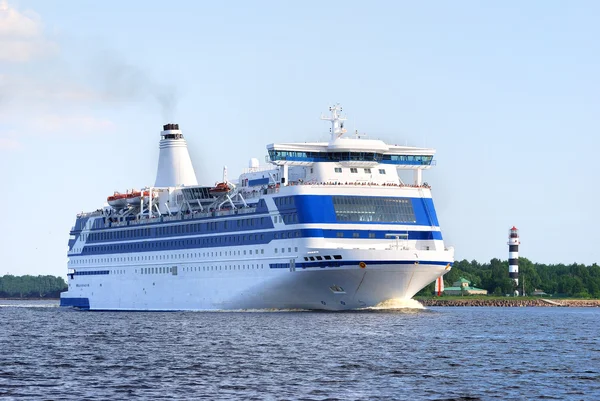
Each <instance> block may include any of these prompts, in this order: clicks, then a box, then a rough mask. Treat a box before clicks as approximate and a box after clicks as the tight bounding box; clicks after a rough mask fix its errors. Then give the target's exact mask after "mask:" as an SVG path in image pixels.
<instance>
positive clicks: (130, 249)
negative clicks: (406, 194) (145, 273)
mask: <svg viewBox="0 0 600 401" xmlns="http://www.w3.org/2000/svg"><path fill="white" fill-rule="evenodd" d="M355 234H356V235H358V236H355ZM386 234H408V239H409V240H442V233H441V232H440V231H404V230H393V231H390V230H385V231H382V230H339V229H322V228H305V229H296V230H286V231H269V232H254V233H252V234H235V235H227V234H226V235H214V236H210V237H208V236H205V237H187V238H185V237H184V238H181V239H173V240H157V241H138V242H130V243H123V244H118V243H117V244H107V245H102V244H98V245H87V244H86V246H85V247H84V248H83V252H82V253H80V254H79V255H73V256H88V255H106V254H115V253H121V254H125V253H143V252H162V251H175V250H186V249H211V248H218V247H224V246H248V245H266V244H269V243H271V242H272V241H275V240H280V239H281V240H285V239H288V238H294V239H296V240H298V239H300V238H338V239H375V240H381V239H386ZM387 239H388V240H389V239H390V238H387Z"/></svg>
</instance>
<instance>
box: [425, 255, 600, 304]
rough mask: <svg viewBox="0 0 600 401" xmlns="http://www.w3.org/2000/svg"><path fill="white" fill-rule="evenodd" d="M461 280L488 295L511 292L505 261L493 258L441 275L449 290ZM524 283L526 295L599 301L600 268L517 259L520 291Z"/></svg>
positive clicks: (461, 264) (466, 263)
mask: <svg viewBox="0 0 600 401" xmlns="http://www.w3.org/2000/svg"><path fill="white" fill-rule="evenodd" d="M460 277H464V278H466V279H467V280H469V281H471V286H473V287H478V288H482V289H485V290H487V291H488V294H491V295H505V294H512V293H514V290H515V289H514V284H513V281H512V280H511V279H510V278H509V277H508V261H507V260H503V261H501V260H499V259H496V258H494V259H492V260H490V262H489V263H479V262H477V261H476V260H473V261H471V262H469V261H468V260H466V259H465V260H461V261H457V262H455V263H454V266H453V267H452V270H450V271H449V272H448V273H446V275H444V286H445V287H450V286H452V284H453V283H454V282H455V281H457V280H458V279H459V278H460ZM523 282H524V284H525V294H526V295H530V294H532V293H533V291H534V290H535V289H538V290H542V291H544V292H545V293H547V294H550V295H555V296H568V297H578V298H600V266H598V265H597V264H596V263H594V264H593V265H590V266H586V265H583V264H578V263H573V264H570V265H564V264H556V265H546V264H542V263H533V262H531V261H530V260H529V259H527V258H519V292H521V291H522V288H523V287H522V285H523ZM433 294H434V284H433V283H432V284H430V285H428V286H427V287H425V288H424V289H423V290H421V291H420V292H419V293H418V294H417V295H423V296H427V295H433Z"/></svg>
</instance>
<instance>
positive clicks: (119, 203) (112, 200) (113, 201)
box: [106, 192, 129, 209]
mask: <svg viewBox="0 0 600 401" xmlns="http://www.w3.org/2000/svg"><path fill="white" fill-rule="evenodd" d="M128 196H129V195H128V194H121V193H119V192H115V193H114V194H113V195H111V196H109V197H108V198H106V201H107V202H108V204H109V205H110V206H112V207H114V208H115V209H121V208H124V207H125V206H127V197H128Z"/></svg>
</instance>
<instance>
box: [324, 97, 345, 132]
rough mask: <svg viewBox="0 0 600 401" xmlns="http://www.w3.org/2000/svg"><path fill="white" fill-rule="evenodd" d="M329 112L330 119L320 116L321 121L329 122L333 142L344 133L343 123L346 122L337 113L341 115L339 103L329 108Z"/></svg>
mask: <svg viewBox="0 0 600 401" xmlns="http://www.w3.org/2000/svg"><path fill="white" fill-rule="evenodd" d="M329 111H330V112H331V117H326V116H324V115H321V120H325V121H331V128H330V131H329V132H330V133H331V142H334V141H335V140H337V139H338V138H340V137H341V136H342V135H344V134H345V133H346V129H345V128H344V121H346V117H342V116H341V115H340V114H339V113H338V112H340V113H341V111H342V107H341V106H340V104H339V103H337V104H335V105H333V106H331V107H329Z"/></svg>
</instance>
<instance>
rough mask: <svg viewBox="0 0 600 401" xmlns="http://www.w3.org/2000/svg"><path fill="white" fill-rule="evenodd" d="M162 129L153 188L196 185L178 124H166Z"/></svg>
mask: <svg viewBox="0 0 600 401" xmlns="http://www.w3.org/2000/svg"><path fill="white" fill-rule="evenodd" d="M163 129H164V131H162V132H161V133H160V145H159V147H160V153H159V155H158V170H157V171H156V181H155V183H154V186H155V187H178V186H181V185H186V186H191V185H198V180H196V173H195V171H194V166H192V160H191V159H190V154H189V152H188V148H187V142H186V141H185V139H183V134H182V133H181V131H180V130H179V124H166V125H164V126H163Z"/></svg>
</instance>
